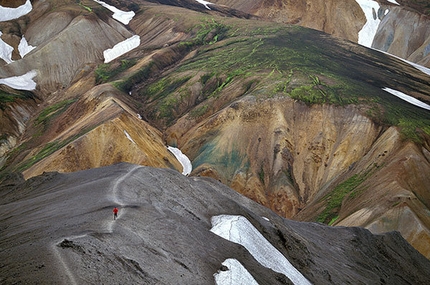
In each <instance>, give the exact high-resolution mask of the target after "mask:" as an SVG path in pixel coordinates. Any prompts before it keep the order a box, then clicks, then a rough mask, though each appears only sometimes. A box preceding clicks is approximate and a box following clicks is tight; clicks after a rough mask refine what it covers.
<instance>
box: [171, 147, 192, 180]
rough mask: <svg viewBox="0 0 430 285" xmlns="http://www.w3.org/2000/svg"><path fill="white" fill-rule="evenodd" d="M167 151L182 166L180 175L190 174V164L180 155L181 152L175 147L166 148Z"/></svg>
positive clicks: (186, 158)
mask: <svg viewBox="0 0 430 285" xmlns="http://www.w3.org/2000/svg"><path fill="white" fill-rule="evenodd" d="M167 149H168V150H169V151H170V152H171V153H173V155H174V156H175V157H176V159H177V160H178V161H179V162H180V163H181V164H182V174H183V175H188V174H190V173H191V170H193V166H192V164H191V161H190V159H189V158H188V157H187V156H186V155H185V154H183V153H182V151H181V150H179V149H178V148H176V147H172V146H168V147H167Z"/></svg>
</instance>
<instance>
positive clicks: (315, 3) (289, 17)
mask: <svg viewBox="0 0 430 285" xmlns="http://www.w3.org/2000/svg"><path fill="white" fill-rule="evenodd" d="M213 3H216V4H220V5H226V6H228V7H232V8H235V9H238V10H241V11H244V12H247V13H250V14H253V15H257V16H259V17H261V18H264V19H269V20H272V21H275V22H278V23H290V24H297V25H300V26H303V27H308V28H312V29H316V30H320V31H323V32H326V33H329V34H332V35H334V36H337V37H341V38H345V39H348V40H351V41H355V42H357V40H358V32H359V31H360V30H361V28H362V27H363V25H364V24H365V23H366V18H365V16H364V13H363V11H362V10H361V8H360V6H359V5H358V4H357V2H355V0H348V1H339V0H333V1H324V0H305V1H303V0H259V1H234V2H232V1H230V0H218V1H214V2H213Z"/></svg>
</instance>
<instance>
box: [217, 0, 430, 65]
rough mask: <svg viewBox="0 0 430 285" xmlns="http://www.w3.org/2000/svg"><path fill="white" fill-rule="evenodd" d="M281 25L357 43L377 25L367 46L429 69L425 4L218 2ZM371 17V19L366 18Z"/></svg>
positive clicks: (310, 0)
mask: <svg viewBox="0 0 430 285" xmlns="http://www.w3.org/2000/svg"><path fill="white" fill-rule="evenodd" d="M212 3H214V4H217V5H225V6H228V7H231V8H234V9H238V10H240V11H243V12H246V13H249V14H251V15H256V16H259V17H261V18H264V19H268V20H271V21H275V22H278V23H292V24H297V25H301V26H303V27H308V28H312V29H317V30H320V31H323V32H326V33H329V34H332V35H334V36H336V37H340V38H344V39H348V40H351V41H354V42H358V40H359V32H361V30H362V29H364V28H365V26H372V25H373V24H372V22H375V23H376V21H378V23H376V25H377V30H376V29H375V31H372V33H374V34H372V35H370V34H369V35H368V36H369V37H371V38H373V41H372V40H371V41H370V43H369V44H368V46H369V47H370V46H372V47H373V48H376V49H379V50H383V51H388V52H389V53H391V54H394V55H396V56H399V57H401V58H404V59H407V60H410V61H412V62H415V63H418V64H421V65H423V66H427V67H430V63H429V60H430V56H429V49H430V47H429V40H430V36H429V33H428V31H429V30H430V29H429V27H430V26H429V25H430V20H429V14H430V13H429V11H430V10H429V7H428V3H426V2H425V1H408V0H405V1H355V0H348V1H337V0H333V1H323V0H305V1H303V0H260V1H252V2H250V1H230V0H215V1H212ZM366 14H368V15H366Z"/></svg>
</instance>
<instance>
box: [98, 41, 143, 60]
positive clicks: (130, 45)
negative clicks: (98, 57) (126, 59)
mask: <svg viewBox="0 0 430 285" xmlns="http://www.w3.org/2000/svg"><path fill="white" fill-rule="evenodd" d="M139 45H140V37H139V36H138V35H134V36H132V37H131V38H128V39H126V40H124V41H122V42H119V43H117V44H116V45H115V46H114V47H113V48H111V49H107V50H105V51H104V52H103V56H104V58H105V63H108V62H111V61H112V60H114V59H115V58H117V57H120V56H121V55H123V54H126V53H127V52H129V51H131V50H132V49H134V48H137V47H138V46H139Z"/></svg>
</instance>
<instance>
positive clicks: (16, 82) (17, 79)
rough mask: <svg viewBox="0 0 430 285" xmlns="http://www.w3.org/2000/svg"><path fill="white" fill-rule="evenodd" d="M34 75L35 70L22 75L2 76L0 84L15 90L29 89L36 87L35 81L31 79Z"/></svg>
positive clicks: (35, 73)
mask: <svg viewBox="0 0 430 285" xmlns="http://www.w3.org/2000/svg"><path fill="white" fill-rule="evenodd" d="M36 75H37V72H36V70H32V71H29V72H27V73H26V74H24V75H20V76H13V77H7V78H2V79H0V84H4V85H7V86H9V87H10V88H13V89H17V90H28V91H31V90H34V89H36V82H34V80H33V78H34V77H35V76H36Z"/></svg>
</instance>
